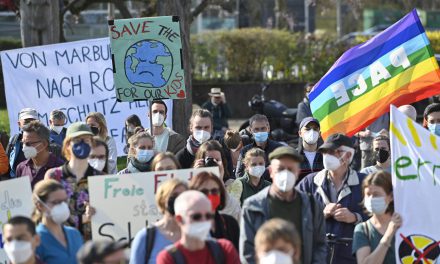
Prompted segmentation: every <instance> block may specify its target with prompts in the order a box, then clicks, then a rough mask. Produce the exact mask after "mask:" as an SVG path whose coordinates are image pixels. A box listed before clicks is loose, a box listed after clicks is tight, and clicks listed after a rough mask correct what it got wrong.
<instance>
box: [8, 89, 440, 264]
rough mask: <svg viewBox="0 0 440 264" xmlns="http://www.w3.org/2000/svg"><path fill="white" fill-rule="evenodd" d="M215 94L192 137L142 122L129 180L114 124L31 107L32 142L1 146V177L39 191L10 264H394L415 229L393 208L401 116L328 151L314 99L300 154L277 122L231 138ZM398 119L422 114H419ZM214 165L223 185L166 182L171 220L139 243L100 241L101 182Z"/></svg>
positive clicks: (435, 107)
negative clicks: (405, 236)
mask: <svg viewBox="0 0 440 264" xmlns="http://www.w3.org/2000/svg"><path fill="white" fill-rule="evenodd" d="M309 90H310V89H309V88H307V90H306V92H309ZM210 96H211V100H210V101H209V102H207V103H206V104H205V105H204V106H205V108H206V109H197V110H195V111H194V112H193V114H192V116H191V118H190V120H189V125H188V127H189V136H188V138H187V139H186V140H185V137H184V136H183V135H180V134H178V133H177V132H175V131H173V130H172V129H171V128H169V127H167V126H166V125H165V120H166V119H167V117H168V115H167V107H166V104H165V103H164V102H163V101H160V100H157V101H153V102H152V106H151V109H152V112H151V113H147V116H148V117H149V118H151V121H152V122H151V123H152V129H144V128H143V127H142V122H141V121H142V120H143V117H138V116H135V115H131V116H129V117H128V118H127V120H126V121H125V128H126V131H127V137H126V140H127V142H126V144H127V145H126V147H125V149H124V150H125V152H126V153H127V161H126V164H125V168H119V172H118V168H117V149H116V143H115V141H114V139H113V138H112V137H110V136H109V135H108V129H107V125H106V120H105V117H104V115H103V114H101V113H97V112H93V113H89V114H88V116H87V117H86V119H85V122H77V123H73V124H70V125H69V126H66V116H65V115H64V114H63V112H62V111H60V110H54V111H52V113H51V114H50V121H49V124H50V125H49V127H46V126H45V125H44V124H43V123H41V122H40V121H39V120H38V111H37V110H35V109H31V108H25V109H22V110H21V111H20V113H19V115H18V119H19V121H18V126H19V128H20V131H19V133H17V134H16V135H12V136H11V138H10V140H9V144H8V145H7V146H5V148H4V147H3V146H2V145H0V173H1V174H2V176H1V177H2V179H3V180H7V179H12V178H17V177H28V178H29V181H30V183H31V186H32V190H33V205H34V212H33V215H32V218H31V219H29V218H26V217H22V216H16V217H12V218H11V219H9V221H8V222H7V223H6V224H4V225H3V239H4V249H5V251H6V253H7V255H8V257H9V258H10V260H11V262H12V263H14V264H15V263H47V264H59V263H63V264H70V263H124V262H127V261H130V263H134V264H139V263H303V264H305V263H338V264H339V263H342V264H344V263H395V255H394V251H395V250H394V241H393V239H394V234H395V232H396V230H397V229H398V228H399V227H400V226H401V225H402V224H404V220H402V219H401V217H400V215H399V214H398V213H396V212H394V207H393V189H392V183H391V175H390V171H391V162H390V159H391V155H390V151H391V150H390V149H391V148H390V139H389V135H388V131H387V130H388V127H389V117H388V114H386V115H385V116H384V117H383V118H381V119H380V120H377V121H376V122H375V123H374V124H372V125H370V127H368V128H366V129H365V130H363V131H361V132H359V133H357V134H356V135H355V136H354V137H348V136H346V135H344V134H341V133H336V134H333V135H330V136H329V137H328V138H327V139H326V140H325V141H323V139H322V138H321V135H320V123H319V121H318V120H316V119H314V118H313V117H311V112H310V111H309V110H307V107H309V105H308V100H307V94H306V97H305V99H304V101H303V102H301V113H300V116H301V120H297V122H298V126H299V132H298V137H299V140H298V143H296V144H294V145H293V146H292V145H289V146H285V144H282V143H281V142H277V141H275V140H273V139H271V134H270V132H271V127H270V124H269V120H268V117H266V116H264V115H260V114H256V115H254V116H252V117H251V118H250V119H249V131H250V132H251V133H252V136H251V137H248V136H246V134H247V133H244V132H243V131H234V130H230V129H228V126H227V117H229V116H230V110H229V107H228V106H227V104H226V100H225V96H224V94H223V93H222V92H221V90H220V89H218V88H213V89H212V90H211V93H210ZM399 110H400V111H402V112H403V113H405V114H406V115H408V116H409V117H410V118H412V119H415V118H416V117H417V113H416V112H415V109H414V108H413V107H412V106H411V105H406V106H402V107H400V108H399ZM147 116H146V117H147ZM225 120H226V122H225ZM145 121H146V120H145ZM423 125H424V126H425V127H426V128H427V129H429V130H430V131H431V132H432V133H435V134H437V135H440V104H438V103H435V104H431V105H429V106H428V107H427V108H426V110H425V112H424V115H423ZM211 166H217V167H218V168H219V175H215V174H213V173H210V172H207V171H205V172H201V173H199V174H197V175H195V176H194V177H192V179H191V180H190V181H189V182H182V181H180V180H177V179H171V180H168V181H166V182H164V183H163V184H161V185H160V187H159V188H158V190H157V193H156V194H155V197H156V205H157V207H158V209H159V211H160V213H161V214H162V218H160V220H158V221H157V222H156V223H153V224H152V225H151V226H148V227H145V228H143V229H142V230H140V231H139V232H138V233H137V234H136V236H135V238H134V240H133V241H132V243H131V245H128V244H126V243H125V244H124V243H122V242H112V241H93V242H92V241H90V239H91V220H92V219H93V215H94V214H95V213H96V211H97V210H99V208H94V207H93V204H90V203H89V190H88V182H87V179H88V177H93V176H95V175H103V174H116V173H118V174H120V175H122V174H129V173H139V172H149V171H162V170H176V169H181V168H203V167H211ZM121 177H123V176H121ZM341 241H344V243H340V242H341ZM127 247H130V248H131V253H130V257H129V259H128V258H127V256H126V255H125V254H124V250H125V249H126V248H127Z"/></svg>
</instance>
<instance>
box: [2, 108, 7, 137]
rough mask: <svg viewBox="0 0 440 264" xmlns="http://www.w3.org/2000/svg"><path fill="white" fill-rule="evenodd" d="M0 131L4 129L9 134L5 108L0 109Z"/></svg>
mask: <svg viewBox="0 0 440 264" xmlns="http://www.w3.org/2000/svg"><path fill="white" fill-rule="evenodd" d="M0 131H6V132H7V133H8V135H9V117H8V110H6V109H0Z"/></svg>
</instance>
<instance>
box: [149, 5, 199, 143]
mask: <svg viewBox="0 0 440 264" xmlns="http://www.w3.org/2000/svg"><path fill="white" fill-rule="evenodd" d="M157 8H158V12H157V13H158V14H159V16H172V15H176V16H179V17H180V29H181V38H182V49H183V58H182V59H183V67H184V72H185V87H186V99H185V100H173V129H174V130H175V131H176V132H178V133H180V134H182V135H184V136H187V135H188V121H189V118H190V116H191V113H192V85H191V50H190V25H191V22H190V21H191V20H192V17H191V0H160V1H158V2H157Z"/></svg>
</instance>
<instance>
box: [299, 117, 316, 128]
mask: <svg viewBox="0 0 440 264" xmlns="http://www.w3.org/2000/svg"><path fill="white" fill-rule="evenodd" d="M310 122H314V123H316V124H317V125H318V127H319V128H321V125H320V124H319V121H318V119H316V118H313V117H311V116H309V117H306V118H304V119H303V120H302V121H301V123H300V124H299V129H301V128H303V127H304V126H307V125H308V124H309V123H310Z"/></svg>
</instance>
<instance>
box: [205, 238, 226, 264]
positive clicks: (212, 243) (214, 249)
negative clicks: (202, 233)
mask: <svg viewBox="0 0 440 264" xmlns="http://www.w3.org/2000/svg"><path fill="white" fill-rule="evenodd" d="M206 244H207V245H208V249H209V251H210V252H211V255H212V257H213V258H214V260H215V263H216V264H223V263H225V255H224V253H223V249H222V247H221V246H220V244H219V243H218V242H217V240H214V239H208V240H206Z"/></svg>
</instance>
